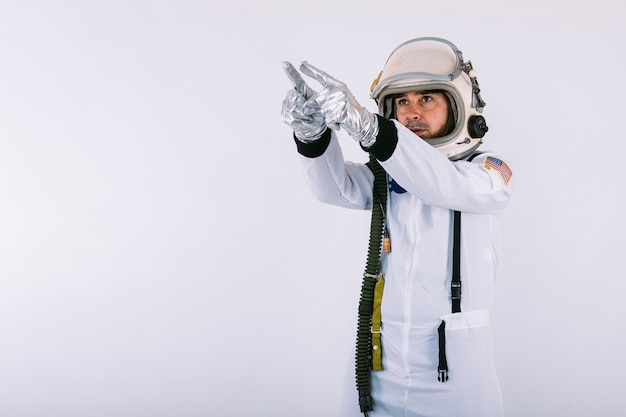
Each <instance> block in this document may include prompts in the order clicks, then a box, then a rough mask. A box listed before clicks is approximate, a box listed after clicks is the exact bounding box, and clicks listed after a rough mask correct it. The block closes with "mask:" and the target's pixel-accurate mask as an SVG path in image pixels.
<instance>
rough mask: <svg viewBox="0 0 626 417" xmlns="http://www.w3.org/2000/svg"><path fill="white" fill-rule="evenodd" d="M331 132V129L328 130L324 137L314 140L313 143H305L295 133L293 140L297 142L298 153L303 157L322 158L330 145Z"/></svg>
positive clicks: (323, 134)
mask: <svg viewBox="0 0 626 417" xmlns="http://www.w3.org/2000/svg"><path fill="white" fill-rule="evenodd" d="M330 138H331V132H330V129H328V128H327V129H326V130H325V131H324V133H322V136H321V137H320V138H319V139H317V140H314V141H313V142H309V143H304V142H302V141H300V140H298V138H297V137H296V135H295V133H294V135H293V139H294V140H295V141H296V147H297V148H298V153H299V154H300V155H302V156H306V157H307V158H317V157H320V156H322V155H323V154H324V152H326V149H328V145H330Z"/></svg>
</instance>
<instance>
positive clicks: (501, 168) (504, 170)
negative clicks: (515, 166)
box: [485, 156, 513, 185]
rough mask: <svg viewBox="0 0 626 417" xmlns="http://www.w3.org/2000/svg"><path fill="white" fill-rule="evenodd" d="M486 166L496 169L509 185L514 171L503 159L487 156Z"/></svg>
mask: <svg viewBox="0 0 626 417" xmlns="http://www.w3.org/2000/svg"><path fill="white" fill-rule="evenodd" d="M485 168H487V169H495V170H496V171H498V172H499V173H500V175H502V178H503V179H504V183H505V184H506V185H509V182H510V181H511V177H512V176H513V171H511V168H509V166H508V165H507V164H506V162H504V161H503V160H501V159H498V158H494V157H493V156H488V157H486V158H485Z"/></svg>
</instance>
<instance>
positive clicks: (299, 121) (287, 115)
mask: <svg viewBox="0 0 626 417" xmlns="http://www.w3.org/2000/svg"><path fill="white" fill-rule="evenodd" d="M283 68H284V69H285V73H287V77H289V79H290V80H291V82H292V84H293V88H292V89H290V90H289V91H288V92H287V96H286V97H285V99H284V100H283V107H282V112H281V117H282V120H283V122H285V123H286V124H287V125H288V126H289V127H291V129H293V132H294V134H295V135H296V138H297V139H298V140H300V141H301V142H304V143H309V142H313V141H314V140H316V139H319V138H320V137H321V136H322V134H323V133H324V132H325V131H326V121H325V119H324V116H323V115H322V113H321V110H320V106H319V104H317V102H316V101H315V98H316V96H317V93H316V92H315V91H314V90H313V89H311V87H309V86H308V85H307V84H306V82H305V81H304V79H303V78H302V76H300V73H298V71H297V70H296V69H295V67H294V66H293V65H291V64H290V63H289V62H283Z"/></svg>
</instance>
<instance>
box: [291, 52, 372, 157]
mask: <svg viewBox="0 0 626 417" xmlns="http://www.w3.org/2000/svg"><path fill="white" fill-rule="evenodd" d="M300 71H302V72H303V73H304V74H306V75H308V76H309V77H312V78H314V79H316V80H317V81H319V83H320V84H322V87H323V88H322V90H320V92H319V93H318V94H317V98H316V99H315V101H317V103H318V104H319V106H320V107H321V110H322V114H323V115H324V118H325V119H326V124H327V125H328V126H329V127H330V128H331V129H339V127H340V126H341V127H342V128H343V129H344V130H345V131H346V132H347V133H348V134H349V135H350V136H351V137H352V138H354V139H355V140H356V141H358V142H359V143H361V145H363V146H365V147H368V146H371V145H373V144H374V142H375V141H376V135H377V134H378V118H377V117H376V115H375V114H372V113H371V112H370V111H369V110H367V109H366V108H365V107H363V106H361V105H360V104H359V103H358V102H357V101H356V99H355V98H354V96H353V95H352V93H351V92H350V90H349V89H348V87H347V86H346V85H345V84H344V83H343V82H341V81H339V80H336V79H335V78H333V77H331V76H330V75H328V74H326V73H325V72H324V71H321V70H319V69H317V68H315V67H314V66H313V65H311V64H309V63H308V62H306V61H304V62H303V63H302V64H301V65H300Z"/></svg>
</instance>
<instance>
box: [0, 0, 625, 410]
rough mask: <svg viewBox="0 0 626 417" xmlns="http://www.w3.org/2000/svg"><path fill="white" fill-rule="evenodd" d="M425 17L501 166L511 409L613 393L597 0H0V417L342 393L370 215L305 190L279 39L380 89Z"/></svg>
mask: <svg viewBox="0 0 626 417" xmlns="http://www.w3.org/2000/svg"><path fill="white" fill-rule="evenodd" d="M357 4H358V6H357ZM419 36H441V37H445V38H448V39H450V40H451V41H453V42H454V43H456V44H457V46H459V47H460V49H461V50H462V51H463V53H464V56H465V58H469V59H470V60H472V62H473V63H474V65H475V67H476V68H477V70H478V74H479V81H480V84H481V87H482V89H483V93H484V98H485V100H486V102H487V107H486V109H485V116H486V118H487V121H488V123H489V127H490V131H489V134H488V135H487V137H486V145H485V146H486V147H488V148H491V149H497V150H498V151H499V152H501V153H503V154H505V155H507V156H508V157H509V158H510V159H511V161H512V162H513V167H514V170H515V175H516V182H517V183H516V194H515V196H514V199H513V202H512V205H511V207H510V209H509V211H508V213H507V217H506V219H505V224H504V241H503V249H504V253H503V258H502V261H501V269H500V277H499V281H498V284H497V300H496V303H495V306H494V311H493V320H494V333H495V341H496V355H497V358H496V360H497V366H498V370H499V374H500V377H501V382H502V387H503V391H504V396H505V407H506V415H507V417H528V416H534V417H543V416H546V417H548V416H556V415H568V416H571V417H578V416H580V417H583V416H585V417H586V416H589V415H603V416H607V417H611V416H620V415H623V410H624V409H625V408H626V398H625V397H624V396H623V394H622V390H623V389H622V386H623V383H622V378H623V375H624V373H625V372H626V363H625V359H624V355H623V352H624V350H625V349H626V337H625V335H624V326H623V324H622V322H621V318H622V317H623V316H624V315H625V313H626V308H625V307H624V297H623V293H624V292H626V283H625V281H626V280H625V279H624V273H623V271H622V268H621V264H622V259H623V258H622V257H623V251H624V245H623V244H622V242H621V238H622V235H623V234H624V231H625V224H624V217H623V213H624V212H625V211H626V207H625V203H624V193H625V192H624V185H623V184H622V181H621V180H622V177H623V171H624V169H623V167H622V164H623V162H622V160H623V158H624V154H625V152H624V151H625V150H626V146H625V145H624V140H625V139H626V137H625V134H624V128H623V126H624V114H625V110H626V105H625V104H624V103H625V102H624V97H625V96H626V87H625V86H624V83H623V82H622V80H623V72H624V67H625V66H626V65H625V64H626V59H625V58H624V47H623V41H622V40H623V39H624V38H625V36H626V30H625V29H624V25H623V12H622V8H621V6H620V2H618V1H610V0H598V1H595V2H591V3H590V2H587V1H584V2H583V1H565V0H562V1H558V0H546V1H530V2H529V1H526V2H519V3H518V4H516V5H513V4H509V3H503V2H498V1H495V0H493V1H488V0H481V1H475V2H463V3H460V2H458V4H457V2H445V4H444V3H443V2H434V1H433V2H419V1H415V0H388V1H377V2H374V1H371V0H363V1H360V2H352V1H348V0H336V1H329V0H321V1H316V2H310V3H304V2H297V1H287V0H282V1H281V0H273V1H265V2H261V1H253V0H247V1H246V0H232V1H229V2H223V4H219V5H218V4H215V3H211V2H202V1H191V0H178V1H167V0H161V1H147V0H135V1H121V0H115V1H110V0H109V1H91V2H85V1H78V0H76V1H68V0H63V1H57V2H45V1H21V2H10V1H8V0H5V1H2V2H1V3H0V415H1V416H7V417H39V416H45V417H53V416H62V417H72V416H81V417H83V416H90V417H100V416H107V417H108V416H113V415H115V416H119V417H126V416H129V417H131V416H132V417H137V416H150V417H161V416H163V417H174V416H186V417H199V416H220V417H229V416H232V417H240V416H243V415H248V416H268V417H277V416H302V417H305V416H314V415H315V416H319V415H324V416H335V415H336V409H337V405H338V403H339V398H340V396H341V395H342V393H341V386H342V379H343V376H342V375H343V373H344V368H345V366H346V360H347V357H348V356H349V354H350V352H351V350H352V346H353V344H354V342H353V338H354V334H355V328H356V327H355V326H356V304H357V299H358V291H359V286H360V280H361V273H362V271H363V267H364V261H365V254H366V244H367V232H368V223H369V214H368V213H362V212H354V211H349V210H342V209H339V208H335V207H331V206H325V205H322V204H321V203H318V202H316V201H315V200H314V199H313V198H312V196H311V195H310V194H309V192H308V189H307V186H306V184H305V182H304V180H303V178H302V175H301V173H300V167H299V165H298V161H297V154H296V152H295V146H294V144H293V142H292V141H291V138H290V131H289V129H288V128H287V127H286V126H285V125H284V124H282V122H281V121H280V105H281V102H282V99H283V97H284V95H285V93H286V91H287V90H288V89H289V88H290V83H289V81H288V79H287V78H286V77H285V75H284V73H283V70H282V68H281V61H283V60H289V61H291V62H293V63H296V64H297V63H299V62H300V61H301V60H304V59H306V60H309V61H310V62H311V63H313V64H314V65H316V66H318V67H320V68H322V69H324V70H326V71H327V72H329V73H330V74H332V75H334V76H336V77H337V78H339V79H341V80H342V81H345V82H346V83H347V84H348V85H349V86H350V88H351V90H352V91H353V93H354V94H355V96H356V97H357V99H359V100H360V101H361V103H363V104H366V105H367V106H368V107H369V108H370V109H371V110H374V106H373V104H374V103H373V102H372V101H371V100H370V99H369V97H368V93H369V86H370V84H371V81H372V80H373V79H374V77H375V76H376V75H377V73H378V71H379V70H380V69H382V66H383V64H384V61H385V59H386V58H387V55H388V54H389V53H390V52H391V50H392V49H393V48H394V47H395V46H396V45H398V44H399V43H401V42H403V41H405V40H408V39H411V38H414V37H419ZM343 138H344V140H343V144H344V145H345V153H346V154H347V155H348V157H350V158H351V159H353V160H357V161H364V160H365V158H366V156H365V155H364V154H363V153H362V152H361V151H360V149H359V148H358V147H357V146H356V144H354V143H353V142H352V140H351V139H350V138H348V137H347V136H343ZM350 365H351V364H350V363H348V366H350Z"/></svg>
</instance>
